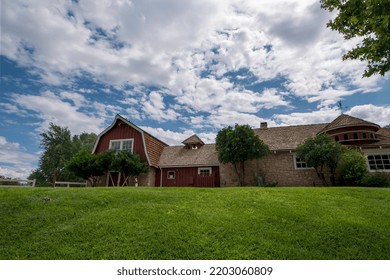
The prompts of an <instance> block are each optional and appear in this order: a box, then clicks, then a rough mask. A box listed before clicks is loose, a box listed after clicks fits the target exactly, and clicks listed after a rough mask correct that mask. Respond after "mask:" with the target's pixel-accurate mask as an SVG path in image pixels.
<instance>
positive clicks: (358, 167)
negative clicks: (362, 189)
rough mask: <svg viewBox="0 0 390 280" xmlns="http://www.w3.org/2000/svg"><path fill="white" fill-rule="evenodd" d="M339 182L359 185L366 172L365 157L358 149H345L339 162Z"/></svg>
mask: <svg viewBox="0 0 390 280" xmlns="http://www.w3.org/2000/svg"><path fill="white" fill-rule="evenodd" d="M339 173H340V184H341V185H347V186H360V185H361V183H362V179H363V178H364V176H365V175H366V174H367V173H368V170H367V164H366V159H365V157H364V156H363V154H362V153H361V152H360V151H359V150H355V149H345V150H344V152H343V154H342V156H341V160H340V164H339Z"/></svg>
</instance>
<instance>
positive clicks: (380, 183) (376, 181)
mask: <svg viewBox="0 0 390 280" xmlns="http://www.w3.org/2000/svg"><path fill="white" fill-rule="evenodd" d="M362 185H363V186H364V187H371V188H388V187H390V180H389V179H388V178H386V177H385V176H384V175H383V174H378V173H375V174H367V175H366V176H364V178H363V179H362Z"/></svg>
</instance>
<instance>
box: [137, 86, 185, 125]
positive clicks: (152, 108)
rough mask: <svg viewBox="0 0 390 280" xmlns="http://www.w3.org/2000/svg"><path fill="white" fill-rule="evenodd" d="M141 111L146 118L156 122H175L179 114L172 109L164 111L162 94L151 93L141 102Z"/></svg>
mask: <svg viewBox="0 0 390 280" xmlns="http://www.w3.org/2000/svg"><path fill="white" fill-rule="evenodd" d="M143 111H144V113H145V114H146V115H147V117H148V118H150V119H152V120H156V121H159V122H160V121H168V120H176V119H177V118H178V117H179V114H178V113H177V112H175V111H174V110H173V109H171V108H169V109H166V105H165V103H164V98H163V96H162V94H160V93H158V92H156V91H152V92H151V93H150V94H149V97H148V99H147V100H145V101H144V102H143Z"/></svg>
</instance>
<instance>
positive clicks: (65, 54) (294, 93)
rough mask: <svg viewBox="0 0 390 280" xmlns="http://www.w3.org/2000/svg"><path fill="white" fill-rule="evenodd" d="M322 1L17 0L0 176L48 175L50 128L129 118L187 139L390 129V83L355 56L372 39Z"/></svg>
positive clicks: (0, 95) (12, 7) (173, 138)
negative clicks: (333, 27) (349, 34)
mask: <svg viewBox="0 0 390 280" xmlns="http://www.w3.org/2000/svg"><path fill="white" fill-rule="evenodd" d="M332 16H334V15H332V14H330V13H328V12H327V11H324V10H322V9H321V8H320V5H319V1H317V0H305V1H302V0H300V1H299V0H295V1H287V2H286V1H282V0H273V1H257V0H243V1H237V0H226V1H219V0H207V1H206V0H196V1H182V0H164V1H163V0H153V1H152V0H143V1H136V0H134V1H130V0H117V1H109V0H100V1H98V2H97V1H92V0H78V1H76V0H72V1H71V0H58V1H43V0H36V1H25V0H16V1H15V0H5V1H2V7H1V54H0V55H1V56H0V62H1V79H0V82H1V92H0V175H4V176H8V177H16V178H25V177H27V176H28V174H29V173H30V172H31V170H32V169H34V168H36V167H37V164H38V160H39V156H40V153H41V148H40V146H39V142H40V137H39V134H40V133H41V132H42V131H43V130H45V129H47V127H48V125H49V123H50V122H53V123H56V124H58V125H61V126H66V127H68V128H69V129H70V130H71V132H72V133H73V134H80V133H82V132H89V133H90V132H94V133H99V132H101V131H102V130H103V129H104V128H105V127H107V126H108V125H109V124H111V122H112V121H113V118H114V116H115V115H116V114H121V115H122V116H124V117H126V118H127V119H129V120H130V121H132V122H134V123H135V124H137V125H138V126H140V127H141V128H143V129H144V130H146V131H148V132H149V133H151V134H153V135H155V136H157V137H158V138H160V139H162V140H163V141H165V142H167V143H169V144H172V145H176V144H179V143H180V142H181V141H183V140H184V139H186V138H187V137H189V136H191V135H192V134H194V133H196V134H198V135H199V136H200V137H201V138H202V139H203V140H204V141H205V142H208V143H210V142H214V138H215V135H216V133H217V132H218V130H219V129H221V128H223V127H225V126H227V125H234V124H235V123H240V124H249V125H251V126H253V127H258V126H259V124H260V122H264V121H266V122H268V125H269V126H281V125H293V124H309V123H323V122H329V121H331V120H332V119H334V118H335V117H337V116H338V115H339V114H340V111H339V110H338V108H337V103H338V102H339V101H342V103H343V105H344V106H345V108H344V113H347V114H351V115H353V116H356V117H361V118H365V119H367V120H369V121H372V122H375V123H378V124H380V125H382V126H384V125H387V124H389V123H390V95H389V88H390V81H389V75H387V76H385V77H381V76H375V77H372V78H369V79H367V78H365V79H362V78H361V77H362V74H363V71H364V69H365V64H364V63H363V62H360V61H342V59H341V56H342V55H343V54H344V53H345V52H346V51H347V50H348V49H350V48H351V47H352V46H354V44H356V43H358V42H359V40H353V41H345V40H343V38H342V36H341V35H340V34H338V33H337V32H333V31H330V30H329V29H327V28H326V22H327V21H328V20H329V19H330V18H331V17H332Z"/></svg>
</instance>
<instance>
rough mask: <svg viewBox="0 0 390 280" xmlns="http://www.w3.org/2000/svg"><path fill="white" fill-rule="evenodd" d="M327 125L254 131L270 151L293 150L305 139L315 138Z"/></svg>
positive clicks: (282, 127)
mask: <svg viewBox="0 0 390 280" xmlns="http://www.w3.org/2000/svg"><path fill="white" fill-rule="evenodd" d="M326 125H327V124H309V125H295V126H280V127H270V128H257V129H254V131H255V133H256V135H257V136H258V137H259V138H260V139H261V140H263V142H264V143H265V144H267V145H268V147H269V149H270V150H271V151H275V150H295V149H296V148H297V147H298V145H300V144H303V142H305V140H306V139H307V138H310V137H315V136H316V135H317V134H318V133H319V132H321V130H322V129H324V127H325V126H326Z"/></svg>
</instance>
